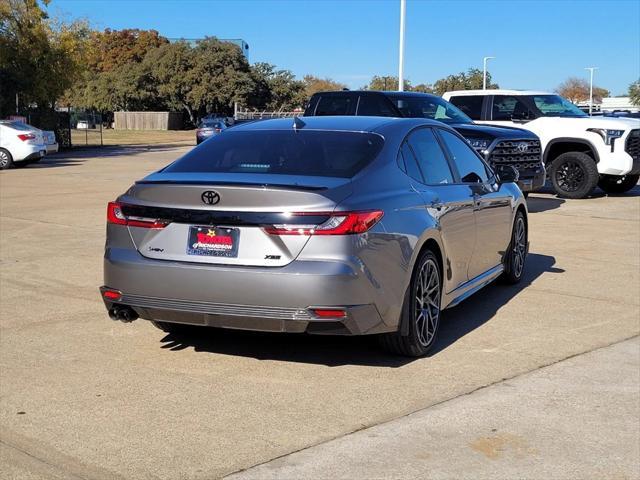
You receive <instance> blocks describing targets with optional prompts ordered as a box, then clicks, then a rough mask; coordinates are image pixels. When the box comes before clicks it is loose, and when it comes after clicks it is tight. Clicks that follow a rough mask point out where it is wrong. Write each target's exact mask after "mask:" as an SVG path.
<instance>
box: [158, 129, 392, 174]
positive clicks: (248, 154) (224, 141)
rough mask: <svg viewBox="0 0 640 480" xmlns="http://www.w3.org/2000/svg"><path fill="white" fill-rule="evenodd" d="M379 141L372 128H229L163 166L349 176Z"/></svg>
mask: <svg viewBox="0 0 640 480" xmlns="http://www.w3.org/2000/svg"><path fill="white" fill-rule="evenodd" d="M383 143H384V140H383V139H382V137H380V136H379V135H376V134H373V133H360V132H335V131H313V130H309V131H300V130H298V131H297V132H296V131H294V130H293V129H292V130H290V131H289V130H287V131H285V130H254V131H244V132H243V131H233V129H229V130H226V131H225V132H224V133H223V134H221V135H218V136H216V137H213V138H212V139H210V140H208V141H206V142H204V143H202V144H201V145H200V146H199V147H196V148H194V149H193V150H191V151H190V152H189V153H187V154H186V155H185V156H184V157H182V158H181V159H179V160H177V161H176V162H174V163H173V164H171V165H169V167H167V168H166V169H165V170H164V171H165V172H176V173H177V172H208V173H209V172H211V173H214V172H217V173H268V174H271V175H273V174H280V175H303V176H321V177H341V178H351V177H353V176H354V175H355V174H356V173H358V172H359V171H360V170H361V169H362V168H363V167H365V166H366V165H367V164H369V163H370V162H371V161H372V160H373V159H374V158H375V157H376V155H377V154H378V152H379V151H380V149H381V148H382V145H383Z"/></svg>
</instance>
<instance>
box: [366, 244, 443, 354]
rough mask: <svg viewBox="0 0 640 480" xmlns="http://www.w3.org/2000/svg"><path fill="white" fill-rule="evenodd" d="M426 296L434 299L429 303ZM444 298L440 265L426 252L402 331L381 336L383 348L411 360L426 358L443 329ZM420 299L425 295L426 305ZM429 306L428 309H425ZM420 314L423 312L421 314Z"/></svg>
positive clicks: (409, 296) (410, 292)
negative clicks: (441, 322)
mask: <svg viewBox="0 0 640 480" xmlns="http://www.w3.org/2000/svg"><path fill="white" fill-rule="evenodd" d="M435 282H437V285H436V283H435ZM434 288H435V290H434ZM425 290H426V291H425ZM428 292H432V293H431V294H429V293H428ZM424 295H428V297H427V298H429V299H430V300H429V301H425V296H424ZM441 295H442V271H441V268H440V264H439V262H438V259H437V257H436V256H435V255H434V253H433V252H432V251H431V250H425V251H424V252H422V253H421V255H420V257H419V258H418V261H417V262H416V266H415V268H414V271H413V275H412V278H411V284H410V285H409V289H408V290H407V294H406V295H405V299H404V302H403V305H402V318H401V319H400V326H399V327H398V331H397V332H393V333H386V334H383V335H380V337H379V340H380V345H381V346H382V348H383V349H385V350H387V351H388V352H391V353H395V354H398V355H404V356H407V357H422V356H424V355H425V354H426V353H427V352H428V351H429V350H430V349H431V347H433V344H434V343H435V341H436V338H437V334H438V327H439V326H440V313H441V312H440V300H441ZM419 296H422V299H423V302H424V303H423V304H422V305H420V302H419V301H418V297H419ZM425 305H426V307H427V308H424V306H425ZM418 311H420V312H422V313H421V314H418ZM402 325H408V330H409V332H408V335H402V331H401V326H402Z"/></svg>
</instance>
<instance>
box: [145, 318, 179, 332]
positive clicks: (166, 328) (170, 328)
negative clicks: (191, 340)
mask: <svg viewBox="0 0 640 480" xmlns="http://www.w3.org/2000/svg"><path fill="white" fill-rule="evenodd" d="M151 323H153V326H154V327H156V328H159V329H160V330H162V331H163V332H166V333H179V332H184V331H185V330H186V328H187V326H186V325H184V324H182V323H171V322H159V321H157V320H152V321H151Z"/></svg>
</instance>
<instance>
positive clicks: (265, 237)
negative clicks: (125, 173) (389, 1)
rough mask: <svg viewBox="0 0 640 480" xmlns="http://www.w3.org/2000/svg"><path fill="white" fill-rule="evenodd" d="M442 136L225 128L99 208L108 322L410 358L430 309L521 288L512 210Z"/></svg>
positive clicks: (521, 253) (410, 122)
mask: <svg viewBox="0 0 640 480" xmlns="http://www.w3.org/2000/svg"><path fill="white" fill-rule="evenodd" d="M499 171H500V173H496V172H495V171H494V170H493V169H492V168H491V167H490V166H489V165H488V164H486V163H485V162H484V160H483V159H482V157H481V156H480V155H478V154H477V153H476V151H475V150H474V149H473V148H471V146H470V145H469V144H468V142H467V141H466V140H465V139H464V138H463V137H462V136H460V135H459V134H458V133H457V132H456V131H455V130H453V129H452V128H450V127H448V126H446V125H444V124H443V123H440V122H435V121H429V120H424V119H402V118H393V119H391V118H380V117H317V118H314V117H309V118H295V119H291V118H285V119H276V120H264V121H261V122H254V123H247V124H244V125H239V126H236V127H233V128H231V129H229V130H228V131H226V132H225V133H224V135H219V136H217V137H215V138H212V139H211V140H209V141H207V142H204V143H203V144H201V145H200V146H198V147H196V148H194V149H193V150H191V151H190V152H188V153H187V154H186V155H185V156H183V157H181V158H180V159H178V160H177V161H175V162H174V163H172V164H170V165H169V166H167V167H166V168H164V169H162V170H160V171H158V172H156V173H153V174H151V175H149V176H148V177H146V178H144V179H143V180H140V181H138V182H136V183H135V184H134V185H133V186H132V187H131V188H129V189H128V190H127V191H126V193H124V194H122V195H120V196H119V197H118V198H117V200H116V201H114V202H111V203H109V205H108V210H107V241H106V250H105V259H104V282H105V285H104V286H103V287H101V295H102V298H103V300H104V303H105V306H106V308H107V310H108V312H109V315H110V316H111V318H113V319H120V320H123V321H131V320H134V319H136V318H138V317H141V318H143V319H146V320H151V321H152V322H154V324H155V325H156V326H157V327H159V328H160V329H162V330H164V331H167V332H174V331H176V330H177V329H179V327H180V326H182V325H184V324H192V325H206V326H213V327H224V328H236V329H248V330H263V331H275V332H307V333H314V334H346V335H362V334H380V340H381V342H382V345H383V346H384V347H386V348H387V349H388V350H390V351H393V352H396V353H399V354H402V355H412V356H419V355H424V354H425V353H426V352H427V351H428V350H429V348H430V347H431V346H432V345H433V342H434V340H435V337H436V334H437V331H438V325H439V323H440V312H441V310H443V309H445V308H448V307H452V306H454V305H456V304H458V303H459V302H461V301H462V300H464V299H465V298H467V297H468V296H469V295H471V294H472V293H474V292H476V291H478V290H479V289H481V288H482V287H483V286H485V285H487V284H488V283H489V282H490V281H492V280H494V279H496V278H498V277H502V278H504V279H505V280H506V281H508V282H512V283H515V282H518V281H520V279H521V278H522V275H523V269H524V265H525V258H526V254H527V249H528V240H527V228H528V227H527V225H528V223H527V207H526V204H525V200H524V198H523V195H522V192H521V191H520V189H519V188H518V187H517V185H516V184H515V183H512V181H513V180H514V179H515V178H516V176H517V172H516V171H515V169H513V168H512V167H505V166H500V168H499Z"/></svg>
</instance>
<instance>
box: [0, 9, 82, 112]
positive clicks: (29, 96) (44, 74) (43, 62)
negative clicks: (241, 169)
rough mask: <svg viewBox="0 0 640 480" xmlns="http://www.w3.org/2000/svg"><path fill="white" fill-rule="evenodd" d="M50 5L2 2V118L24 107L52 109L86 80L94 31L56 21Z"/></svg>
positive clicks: (0, 26) (0, 88)
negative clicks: (86, 60)
mask: <svg viewBox="0 0 640 480" xmlns="http://www.w3.org/2000/svg"><path fill="white" fill-rule="evenodd" d="M48 3H49V2H48V0H42V2H38V1H37V0H2V1H1V2H0V91H2V95H0V114H7V113H10V112H12V111H15V108H16V107H15V103H16V96H18V98H19V102H20V103H21V104H23V105H31V104H36V105H37V106H38V107H39V108H51V107H53V106H54V104H55V102H56V100H57V99H58V98H59V97H60V96H61V95H62V94H63V92H64V91H65V90H66V89H67V88H69V86H70V85H72V84H73V82H74V81H75V80H76V79H77V78H78V77H79V76H80V74H81V72H82V70H83V69H84V65H83V62H82V58H83V55H84V44H85V40H86V37H87V35H88V32H89V30H88V28H87V25H86V23H84V22H73V23H67V24H64V23H60V22H56V21H54V20H51V19H50V18H49V17H48V15H47V13H46V11H45V10H44V8H43V7H46V6H47V4H48Z"/></svg>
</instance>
